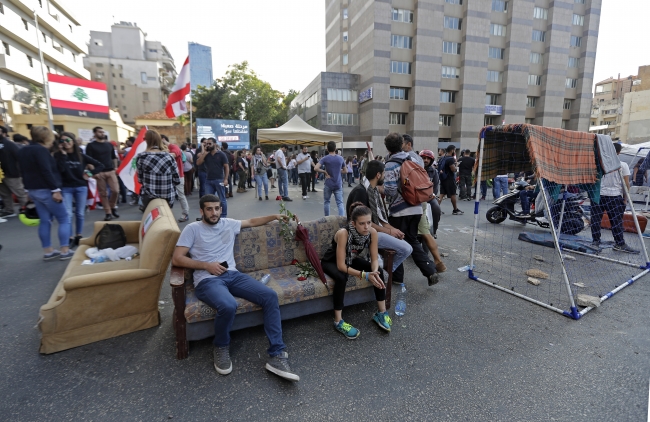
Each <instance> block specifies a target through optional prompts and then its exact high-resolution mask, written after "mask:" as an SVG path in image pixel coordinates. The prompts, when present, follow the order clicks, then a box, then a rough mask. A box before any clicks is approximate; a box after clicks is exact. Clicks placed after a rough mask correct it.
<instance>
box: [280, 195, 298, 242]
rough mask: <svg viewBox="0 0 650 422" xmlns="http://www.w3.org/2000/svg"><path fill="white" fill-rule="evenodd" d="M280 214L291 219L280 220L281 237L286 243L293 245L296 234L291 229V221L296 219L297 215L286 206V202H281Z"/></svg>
mask: <svg viewBox="0 0 650 422" xmlns="http://www.w3.org/2000/svg"><path fill="white" fill-rule="evenodd" d="M280 214H282V215H286V216H287V217H289V221H284V220H280V236H282V238H283V239H284V241H285V242H287V243H291V242H293V241H294V240H295V237H296V233H295V231H294V230H293V227H291V221H293V220H294V219H295V215H294V214H293V213H292V212H291V211H289V209H288V208H287V207H285V206H284V201H282V202H280Z"/></svg>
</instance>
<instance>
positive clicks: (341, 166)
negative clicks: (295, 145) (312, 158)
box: [314, 141, 348, 217]
mask: <svg viewBox="0 0 650 422" xmlns="http://www.w3.org/2000/svg"><path fill="white" fill-rule="evenodd" d="M327 152H328V154H327V155H326V156H324V157H323V158H321V159H320V161H319V162H318V164H316V167H315V168H314V169H315V170H316V172H318V173H323V174H324V175H325V187H324V188H323V208H324V211H325V217H327V216H328V215H330V200H331V199H332V194H334V200H335V201H336V207H337V208H338V212H339V215H345V209H344V208H343V180H342V177H341V175H342V174H346V173H347V172H348V171H347V168H346V167H345V161H343V157H341V156H340V155H338V154H337V153H336V143H335V142H333V141H329V142H328V143H327Z"/></svg>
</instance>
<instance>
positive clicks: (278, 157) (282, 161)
mask: <svg viewBox="0 0 650 422" xmlns="http://www.w3.org/2000/svg"><path fill="white" fill-rule="evenodd" d="M275 164H276V166H277V168H279V169H280V168H285V167H287V159H286V158H285V157H284V152H282V150H281V149H279V150H277V151H275Z"/></svg>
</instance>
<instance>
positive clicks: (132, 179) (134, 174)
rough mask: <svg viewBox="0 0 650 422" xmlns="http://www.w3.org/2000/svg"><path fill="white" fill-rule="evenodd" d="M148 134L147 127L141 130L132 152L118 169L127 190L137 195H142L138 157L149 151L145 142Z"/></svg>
mask: <svg viewBox="0 0 650 422" xmlns="http://www.w3.org/2000/svg"><path fill="white" fill-rule="evenodd" d="M146 132H147V127H146V126H145V127H143V128H142V129H140V133H138V138H137V139H136V140H135V142H134V143H133V145H132V146H131V150H130V151H129V153H128V154H126V157H124V160H122V164H120V167H119V168H118V169H117V174H118V176H120V179H122V182H124V186H126V188H127V189H128V190H130V191H131V192H135V193H136V194H137V195H139V194H140V187H141V186H142V185H140V182H139V181H138V169H137V167H136V157H137V155H138V154H140V153H141V152H144V151H145V150H146V149H147V143H146V142H145V141H144V134H145V133H146Z"/></svg>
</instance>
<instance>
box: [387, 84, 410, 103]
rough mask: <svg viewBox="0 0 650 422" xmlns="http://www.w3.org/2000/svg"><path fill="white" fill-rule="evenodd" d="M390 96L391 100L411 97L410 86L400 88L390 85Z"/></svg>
mask: <svg viewBox="0 0 650 422" xmlns="http://www.w3.org/2000/svg"><path fill="white" fill-rule="evenodd" d="M389 98H390V99H391V100H408V99H409V89H408V88H398V87H395V86H391V87H390V94H389Z"/></svg>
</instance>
